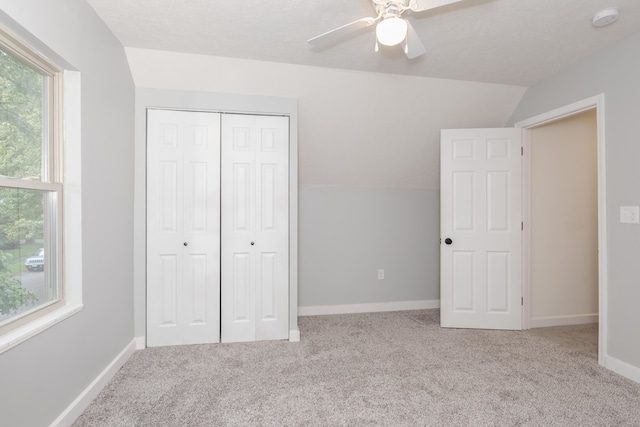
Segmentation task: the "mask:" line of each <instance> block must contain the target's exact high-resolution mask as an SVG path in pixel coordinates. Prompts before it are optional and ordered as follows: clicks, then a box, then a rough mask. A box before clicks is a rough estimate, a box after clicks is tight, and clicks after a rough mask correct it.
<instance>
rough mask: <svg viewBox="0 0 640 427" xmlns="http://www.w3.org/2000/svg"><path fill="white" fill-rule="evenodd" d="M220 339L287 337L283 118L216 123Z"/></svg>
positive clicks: (230, 118) (230, 117)
mask: <svg viewBox="0 0 640 427" xmlns="http://www.w3.org/2000/svg"><path fill="white" fill-rule="evenodd" d="M222 165H223V166H222V241H223V242H224V245H223V248H222V335H221V338H222V341H223V342H232V341H254V340H269V339H286V338H288V329H289V321H288V314H289V214H288V211H289V192H288V188H289V119H288V117H277V116H254V115H241V114H225V115H223V118H222Z"/></svg>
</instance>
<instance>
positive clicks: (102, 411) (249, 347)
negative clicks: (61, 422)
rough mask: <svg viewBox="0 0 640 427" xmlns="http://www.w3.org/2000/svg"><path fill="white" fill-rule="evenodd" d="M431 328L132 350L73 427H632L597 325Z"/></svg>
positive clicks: (315, 329) (365, 318)
mask: <svg viewBox="0 0 640 427" xmlns="http://www.w3.org/2000/svg"><path fill="white" fill-rule="evenodd" d="M438 319H439V313H438V311H437V310H423V311H410V312H395V313H371V314H356V315H337V316H315V317H303V318H300V331H301V336H302V341H301V342H299V343H289V342H285V341H279V342H257V343H243V344H213V345H194V346H181V347H164V348H152V349H146V350H142V351H138V352H136V353H135V354H134V355H133V356H132V358H131V359H130V360H129V361H128V362H127V364H126V365H125V366H124V367H123V368H122V369H121V370H120V372H118V374H117V375H116V376H115V377H114V379H113V380H112V381H111V382H110V383H109V385H108V386H107V387H106V388H105V389H104V390H103V391H102V393H101V394H100V395H99V396H98V398H97V399H96V400H95V401H94V402H93V403H92V404H91V405H90V406H89V408H87V410H86V411H85V413H84V414H83V415H82V416H81V417H80V418H79V419H78V420H77V421H76V423H75V426H77V427H79V426H378V425H380V426H640V384H637V383H634V382H632V381H630V380H627V379H625V378H623V377H621V376H619V375H617V374H615V373H613V372H610V371H607V370H606V369H604V368H601V367H600V366H598V364H597V362H596V359H595V353H594V348H595V347H594V345H595V343H594V337H595V336H596V334H597V331H596V329H595V326H593V325H587V326H580V327H569V329H562V328H560V329H558V330H557V332H556V333H553V331H552V330H551V329H554V328H551V329H549V330H547V331H545V330H533V331H525V332H520V331H519V332H506V331H480V330H450V329H449V330H447V329H441V328H440V327H439V325H438ZM571 328H575V331H574V332H573V333H572V332H571ZM589 328H590V329H589ZM580 335H582V336H584V338H585V339H586V340H587V341H589V340H590V342H589V343H587V344H584V343H583V342H582V341H584V340H580V339H578V337H579V336H580Z"/></svg>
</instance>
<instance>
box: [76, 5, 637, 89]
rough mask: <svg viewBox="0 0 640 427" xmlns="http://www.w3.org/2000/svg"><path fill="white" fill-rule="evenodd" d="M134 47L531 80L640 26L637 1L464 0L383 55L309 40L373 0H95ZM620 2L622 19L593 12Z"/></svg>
mask: <svg viewBox="0 0 640 427" xmlns="http://www.w3.org/2000/svg"><path fill="white" fill-rule="evenodd" d="M87 1H88V2H89V4H91V6H92V7H93V8H94V9H95V10H96V11H97V13H98V15H99V16H100V17H101V18H102V19H103V20H104V21H105V22H106V24H107V25H108V26H109V27H110V28H111V30H112V31H113V32H114V34H115V35H116V36H117V37H118V38H119V39H120V41H121V42H122V44H123V45H124V46H127V47H138V48H147V49H159V50H169V51H176V52H186V53H197V54H204V55H213V56H221V57H233V58H244V59H255V60H262V61H272V62H282V63H292V64H301V65H311V66H319V67H330V68H341V69H351V70H361V71H370V72H381V73H394V74H406V75H416V76H427V77H438V78H446V79H457V80H470V81H478V82H490V83H502V84H512V85H522V86H529V85H531V84H532V83H534V82H536V81H538V80H541V79H543V78H545V77H548V76H550V75H552V74H554V73H556V72H558V71H559V70H561V69H563V68H564V67H566V66H568V65H570V64H572V63H575V62H576V61H578V60H579V59H581V58H583V57H585V56H588V55H590V54H592V53H594V52H596V51H598V50H601V49H605V48H606V47H607V46H608V45H609V44H611V43H613V42H615V41H616V40H619V39H621V38H624V37H626V36H628V35H630V34H632V33H634V32H636V31H639V30H640V1H638V0H615V1H614V0H562V1H558V0H463V1H461V2H459V3H455V4H451V5H448V6H443V7H440V8H438V9H435V10H432V11H427V12H422V13H411V14H407V18H408V19H409V20H410V21H411V22H412V24H413V26H414V27H415V29H416V32H417V33H418V35H419V36H420V38H421V40H422V41H423V43H424V45H425V46H426V49H427V54H426V55H423V56H420V57H418V58H416V59H413V60H408V59H407V58H406V57H405V56H404V54H403V52H402V50H401V49H398V48H397V47H395V48H382V49H381V50H380V52H378V53H375V52H374V42H375V34H374V32H373V31H371V29H370V28H367V29H364V30H363V31H360V32H358V33H356V34H353V35H351V36H349V37H347V38H346V39H345V40H344V41H342V42H340V43H337V44H335V45H332V46H330V47H328V48H324V49H316V48H313V47H312V46H311V45H309V44H308V43H307V42H306V40H307V39H309V38H311V37H314V36H316V35H318V34H321V33H324V32H326V31H328V30H331V29H333V28H335V27H338V26H340V25H344V24H346V23H349V22H352V21H354V20H356V19H359V18H362V17H366V16H374V15H375V13H374V10H373V8H372V4H371V1H370V0H349V1H345V0H304V1H302V0H289V1H279V2H275V1H264V0H243V1H241V2H239V1H237V0H182V1H176V0H136V1H131V0H87ZM612 6H615V7H618V8H619V9H620V20H619V21H618V22H617V23H615V24H614V25H611V26H608V27H602V28H595V27H593V26H592V24H591V18H592V16H593V15H594V14H595V13H596V12H598V11H600V10H601V9H604V8H606V7H612Z"/></svg>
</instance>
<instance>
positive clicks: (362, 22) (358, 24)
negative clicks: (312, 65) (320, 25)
mask: <svg viewBox="0 0 640 427" xmlns="http://www.w3.org/2000/svg"><path fill="white" fill-rule="evenodd" d="M376 21H377V19H376V18H362V19H359V20H357V21H354V22H350V23H348V24H347V25H343V26H342V27H338V28H335V29H333V30H331V31H327V32H326V33H323V34H320V35H319V36H315V37H313V38H311V39H309V40H307V43H309V44H312V45H314V46H317V47H324V46H329V45H332V44H334V43H336V42H338V41H340V39H342V38H343V37H344V36H346V35H348V34H351V33H355V32H356V31H358V30H360V29H362V28H366V27H369V26H371V25H373V24H374V23H375V22H376Z"/></svg>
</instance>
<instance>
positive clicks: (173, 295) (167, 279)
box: [147, 110, 220, 346]
mask: <svg viewBox="0 0 640 427" xmlns="http://www.w3.org/2000/svg"><path fill="white" fill-rule="evenodd" d="M219 337H220V114H218V113H201V112H193V111H169V110H148V117H147V345H148V346H162V345H177V344H196V343H213V342H218V341H219Z"/></svg>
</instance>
